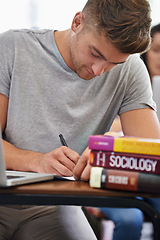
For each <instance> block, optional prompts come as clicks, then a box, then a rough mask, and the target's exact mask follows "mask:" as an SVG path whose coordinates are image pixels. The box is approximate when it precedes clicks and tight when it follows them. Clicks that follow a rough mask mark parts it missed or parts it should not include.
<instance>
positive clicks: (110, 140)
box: [88, 135, 114, 151]
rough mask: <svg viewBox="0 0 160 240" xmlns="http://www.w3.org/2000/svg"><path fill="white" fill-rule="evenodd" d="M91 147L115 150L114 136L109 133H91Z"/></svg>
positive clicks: (89, 143) (89, 144)
mask: <svg viewBox="0 0 160 240" xmlns="http://www.w3.org/2000/svg"><path fill="white" fill-rule="evenodd" d="M88 147H89V149H95V150H104V151H113V147H114V137H113V136H107V135H91V136H89V141H88Z"/></svg>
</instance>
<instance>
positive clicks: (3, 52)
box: [0, 30, 15, 97]
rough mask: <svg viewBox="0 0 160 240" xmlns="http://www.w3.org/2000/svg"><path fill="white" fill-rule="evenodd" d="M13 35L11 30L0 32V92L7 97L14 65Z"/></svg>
mask: <svg viewBox="0 0 160 240" xmlns="http://www.w3.org/2000/svg"><path fill="white" fill-rule="evenodd" d="M14 51H15V48H14V37H13V32H12V31H11V30H9V31H7V32H4V33H1V34H0V93H2V94H4V95H5V96H6V97H9V89H10V82H11V78H12V71H13V66H14Z"/></svg>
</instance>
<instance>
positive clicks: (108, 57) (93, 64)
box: [70, 27, 129, 80]
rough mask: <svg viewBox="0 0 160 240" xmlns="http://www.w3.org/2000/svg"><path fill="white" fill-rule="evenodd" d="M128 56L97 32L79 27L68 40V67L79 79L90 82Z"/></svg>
mask: <svg viewBox="0 0 160 240" xmlns="http://www.w3.org/2000/svg"><path fill="white" fill-rule="evenodd" d="M128 56H129V54H126V53H121V52H120V51H119V50H118V49H117V48H116V47H115V46H114V45H113V44H111V43H110V42H109V41H107V40H106V38H105V37H104V36H103V35H98V33H97V32H94V31H87V30H83V29H82V28H81V27H79V29H78V30H77V31H76V32H74V33H73V34H72V37H71V39H70V60H71V61H70V63H71V64H70V67H71V69H72V70H74V71H75V72H76V73H77V74H78V76H79V77H81V78H83V79H85V80H90V79H92V78H93V77H95V76H100V75H101V74H103V73H104V72H107V71H109V70H111V69H112V68H114V67H115V66H116V65H117V64H121V63H123V62H125V61H126V59H127V57H128Z"/></svg>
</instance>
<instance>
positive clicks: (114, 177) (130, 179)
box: [90, 167, 160, 193]
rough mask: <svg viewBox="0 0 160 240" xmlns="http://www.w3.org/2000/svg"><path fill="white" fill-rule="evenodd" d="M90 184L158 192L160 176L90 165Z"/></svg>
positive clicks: (117, 188) (108, 187) (98, 186)
mask: <svg viewBox="0 0 160 240" xmlns="http://www.w3.org/2000/svg"><path fill="white" fill-rule="evenodd" d="M90 186H91V187H95V188H103V189H116V190H123V191H134V192H146V193H160V176H156V175H152V174H145V173H138V172H129V171H120V170H111V169H104V168H99V167H92V168H91V175H90Z"/></svg>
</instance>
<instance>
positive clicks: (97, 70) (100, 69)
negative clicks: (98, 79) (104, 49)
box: [92, 61, 107, 76]
mask: <svg viewBox="0 0 160 240" xmlns="http://www.w3.org/2000/svg"><path fill="white" fill-rule="evenodd" d="M106 67H107V64H106V62H104V61H103V62H97V63H94V64H93V65H92V71H93V72H94V74H95V75H96V76H101V75H102V74H103V73H104V72H105V69H106Z"/></svg>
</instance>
